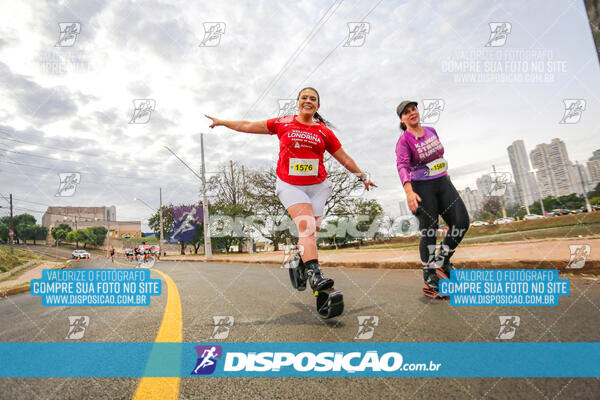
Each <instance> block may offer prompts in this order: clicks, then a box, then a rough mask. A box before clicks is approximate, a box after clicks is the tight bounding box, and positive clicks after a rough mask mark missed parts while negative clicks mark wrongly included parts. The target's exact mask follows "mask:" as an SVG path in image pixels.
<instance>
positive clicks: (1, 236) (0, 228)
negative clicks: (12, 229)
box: [0, 221, 9, 242]
mask: <svg viewBox="0 0 600 400" xmlns="http://www.w3.org/2000/svg"><path fill="white" fill-rule="evenodd" d="M8 231H9V228H8V225H6V224H5V223H4V222H3V221H0V241H1V242H7V241H8Z"/></svg>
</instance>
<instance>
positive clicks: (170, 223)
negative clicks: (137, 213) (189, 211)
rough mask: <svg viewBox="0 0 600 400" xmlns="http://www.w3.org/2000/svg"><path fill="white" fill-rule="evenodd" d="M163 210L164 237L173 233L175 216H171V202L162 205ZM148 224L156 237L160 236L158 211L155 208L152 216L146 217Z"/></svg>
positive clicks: (166, 237)
mask: <svg viewBox="0 0 600 400" xmlns="http://www.w3.org/2000/svg"><path fill="white" fill-rule="evenodd" d="M162 211H163V232H164V235H165V239H168V238H169V237H171V233H173V229H174V227H175V218H174V217H173V204H169V205H168V206H162ZM148 226H149V227H150V229H152V231H153V232H154V234H155V235H156V237H157V238H160V211H159V210H157V211H156V212H155V213H154V214H152V216H151V217H150V218H149V219H148Z"/></svg>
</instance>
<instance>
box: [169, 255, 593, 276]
mask: <svg viewBox="0 0 600 400" xmlns="http://www.w3.org/2000/svg"><path fill="white" fill-rule="evenodd" d="M162 261H173V262H200V263H232V264H270V265H280V264H281V262H278V261H273V260H264V261H258V260H220V259H212V260H200V259H193V260H186V259H169V260H162ZM320 265H321V266H322V267H325V268H366V269H414V270H419V269H421V266H420V265H419V264H417V263H416V262H408V261H397V262H390V261H384V262H343V263H334V262H329V261H325V262H321V263H320ZM567 265H569V263H568V262H566V261H564V260H551V261H549V260H544V261H535V260H531V261H509V260H507V261H483V262H477V263H472V262H468V261H457V262H455V263H454V266H455V267H456V268H458V269H557V270H558V271H559V272H565V273H566V272H568V273H571V274H582V273H585V274H593V275H600V260H590V261H587V262H586V263H585V267H584V268H579V269H574V268H566V267H567Z"/></svg>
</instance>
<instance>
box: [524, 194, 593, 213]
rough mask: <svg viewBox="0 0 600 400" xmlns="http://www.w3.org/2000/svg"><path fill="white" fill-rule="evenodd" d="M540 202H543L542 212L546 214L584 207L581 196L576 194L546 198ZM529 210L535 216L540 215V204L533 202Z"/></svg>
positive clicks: (583, 200)
mask: <svg viewBox="0 0 600 400" xmlns="http://www.w3.org/2000/svg"><path fill="white" fill-rule="evenodd" d="M542 201H543V202H544V210H545V211H546V212H548V211H551V210H554V209H557V208H562V209H568V210H576V209H578V208H581V207H584V206H585V199H584V198H583V196H579V195H578V194H576V193H571V194H568V195H565V196H560V197H552V196H548V197H546V198H544V199H543V200H542ZM529 210H530V211H531V212H533V213H535V214H541V213H542V208H541V206H540V202H539V201H536V202H534V203H533V204H532V205H531V206H529Z"/></svg>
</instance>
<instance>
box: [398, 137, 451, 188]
mask: <svg viewBox="0 0 600 400" xmlns="http://www.w3.org/2000/svg"><path fill="white" fill-rule="evenodd" d="M423 130H424V131H425V134H424V135H423V136H421V137H420V138H415V135H413V134H412V133H411V132H409V131H405V132H404V133H403V134H402V135H401V136H400V139H398V143H396V167H397V168H398V175H400V180H401V181H402V185H404V184H405V183H406V182H410V181H424V180H429V179H435V178H439V177H441V176H444V175H446V174H447V173H446V172H445V171H444V172H443V173H441V174H437V175H435V176H429V169H428V168H427V165H426V164H427V163H429V162H432V161H434V160H437V159H438V158H442V157H443V156H444V146H442V143H441V142H440V139H439V137H438V134H437V132H436V131H435V129H433V128H430V127H428V126H424V127H423Z"/></svg>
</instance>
